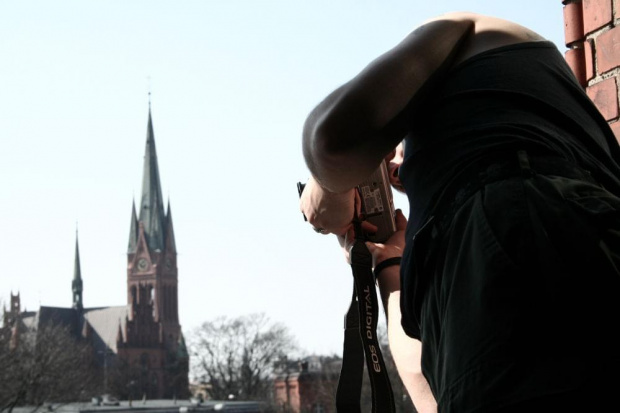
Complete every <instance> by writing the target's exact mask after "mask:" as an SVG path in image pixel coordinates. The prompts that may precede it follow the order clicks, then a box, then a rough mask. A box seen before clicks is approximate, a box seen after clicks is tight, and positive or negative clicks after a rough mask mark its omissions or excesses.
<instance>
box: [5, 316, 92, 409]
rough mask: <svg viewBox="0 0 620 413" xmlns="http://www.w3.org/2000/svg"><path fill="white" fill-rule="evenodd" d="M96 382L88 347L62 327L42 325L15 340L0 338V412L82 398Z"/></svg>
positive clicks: (87, 395) (87, 394)
mask: <svg viewBox="0 0 620 413" xmlns="http://www.w3.org/2000/svg"><path fill="white" fill-rule="evenodd" d="M97 382H98V376H97V374H96V370H95V369H94V364H93V354H92V349H91V347H90V346H89V345H88V344H87V343H85V342H79V341H77V339H76V338H75V337H73V336H72V335H71V334H70V333H69V331H68V330H67V328H65V327H61V326H55V325H50V326H47V327H43V328H41V329H39V330H38V331H36V332H28V333H24V334H22V335H20V337H19V341H17V342H15V341H13V342H11V339H10V336H9V335H7V334H5V335H2V336H1V338H0V411H5V410H7V411H8V412H11V411H12V409H13V408H14V407H15V406H19V405H25V404H27V405H31V406H35V407H37V406H41V405H43V404H44V403H50V402H56V403H64V402H69V401H76V400H85V399H87V398H88V397H90V395H91V393H92V391H93V390H94V389H95V388H96V385H97Z"/></svg>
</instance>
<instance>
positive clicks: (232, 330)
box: [189, 314, 296, 402]
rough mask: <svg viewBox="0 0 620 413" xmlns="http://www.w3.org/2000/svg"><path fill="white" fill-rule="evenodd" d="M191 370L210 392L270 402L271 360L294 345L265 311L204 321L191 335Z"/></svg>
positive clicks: (271, 391) (213, 396)
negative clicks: (232, 317) (207, 385)
mask: <svg viewBox="0 0 620 413" xmlns="http://www.w3.org/2000/svg"><path fill="white" fill-rule="evenodd" d="M189 349H190V354H191V360H192V373H193V375H194V376H195V377H197V378H198V379H199V380H201V381H203V382H205V383H208V384H210V390H209V392H210V396H211V398H213V399H218V400H225V399H229V398H235V399H238V400H259V401H266V402H269V401H270V400H271V398H272V394H273V383H272V380H271V373H272V371H273V367H274V364H275V363H276V362H277V361H278V360H280V359H281V358H282V357H284V356H286V355H287V354H288V353H290V352H292V351H294V350H295V349H296V346H295V344H294V340H293V338H292V336H291V335H290V333H289V331H288V329H287V328H286V327H285V326H283V325H281V324H277V323H272V322H270V320H269V319H268V318H267V317H266V316H265V315H264V314H251V315H248V316H242V317H239V318H235V319H229V318H226V317H219V318H217V319H215V320H213V321H206V322H205V323H203V324H202V326H200V327H198V328H197V329H196V330H194V332H193V333H192V334H191V336H190V340H189Z"/></svg>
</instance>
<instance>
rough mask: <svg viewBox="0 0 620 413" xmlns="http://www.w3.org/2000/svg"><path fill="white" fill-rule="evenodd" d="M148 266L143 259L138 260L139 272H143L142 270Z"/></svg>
mask: <svg viewBox="0 0 620 413" xmlns="http://www.w3.org/2000/svg"><path fill="white" fill-rule="evenodd" d="M148 266H149V263H148V262H147V261H146V259H145V258H140V259H139V260H138V269H139V270H140V271H144V270H146V268H147V267H148Z"/></svg>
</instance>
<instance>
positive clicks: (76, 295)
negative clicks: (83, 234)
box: [71, 228, 84, 311]
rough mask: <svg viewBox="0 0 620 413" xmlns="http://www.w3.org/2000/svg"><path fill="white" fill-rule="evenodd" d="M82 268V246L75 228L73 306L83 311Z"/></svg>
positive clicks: (72, 283) (72, 284)
mask: <svg viewBox="0 0 620 413" xmlns="http://www.w3.org/2000/svg"><path fill="white" fill-rule="evenodd" d="M82 286H83V284H82V269H81V266H80V248H79V245H78V230H77V228H76V229H75V266H74V269H73V281H72V282H71V290H72V292H73V308H75V309H76V310H79V311H82V310H83V309H84V306H83V305H82V290H83V288H82Z"/></svg>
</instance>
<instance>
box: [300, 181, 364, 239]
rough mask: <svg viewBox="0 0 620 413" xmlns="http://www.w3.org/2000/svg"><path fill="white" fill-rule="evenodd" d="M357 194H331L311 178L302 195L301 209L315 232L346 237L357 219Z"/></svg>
mask: <svg viewBox="0 0 620 413" xmlns="http://www.w3.org/2000/svg"><path fill="white" fill-rule="evenodd" d="M356 194H357V191H356V190H355V189H350V190H349V191H346V192H343V193H333V192H329V191H327V190H326V189H324V188H323V187H321V185H319V183H318V182H317V181H316V180H315V179H314V178H310V179H309V180H308V182H307V183H306V186H305V188H304V190H303V192H302V194H301V200H300V209H301V212H303V214H304V215H305V217H306V219H307V220H308V222H309V223H310V225H312V226H313V227H314V229H315V231H317V232H320V233H322V234H329V233H332V234H336V235H344V234H345V233H346V232H347V230H348V229H349V228H350V227H351V222H352V221H353V219H354V217H355V210H356V196H357V195H356ZM357 205H359V202H357Z"/></svg>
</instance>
